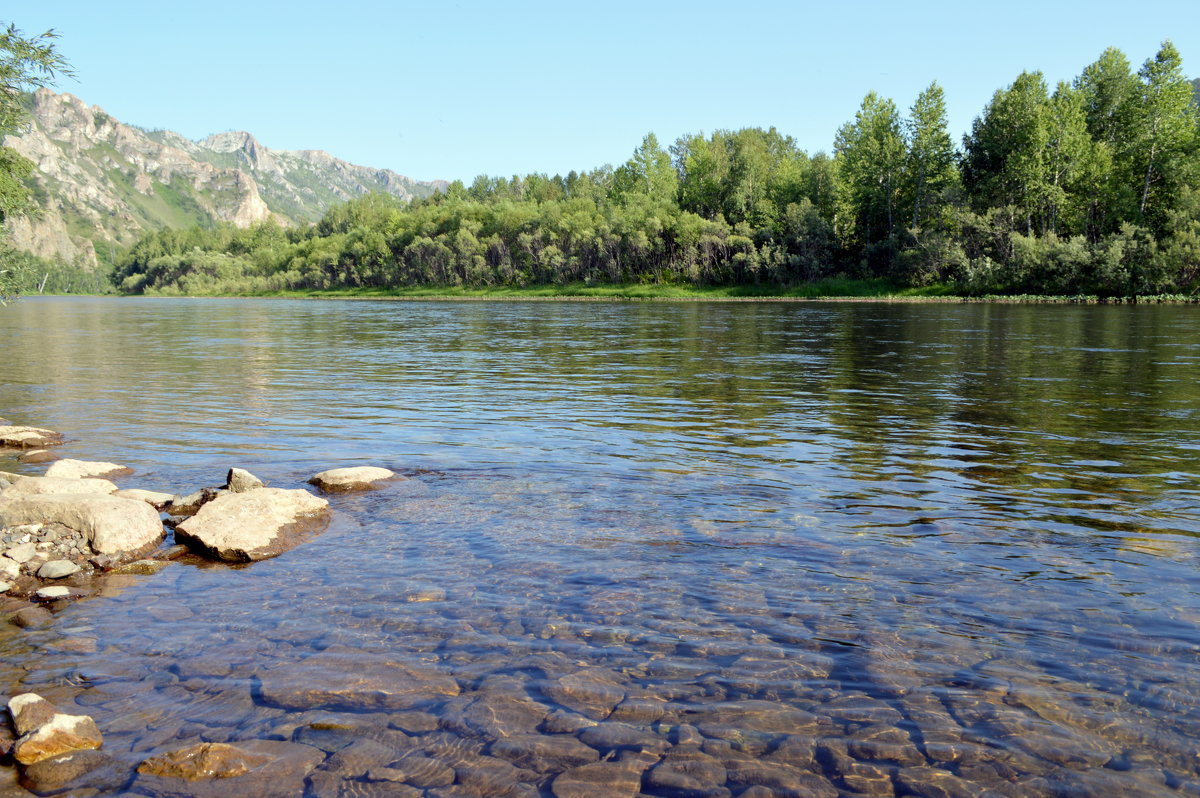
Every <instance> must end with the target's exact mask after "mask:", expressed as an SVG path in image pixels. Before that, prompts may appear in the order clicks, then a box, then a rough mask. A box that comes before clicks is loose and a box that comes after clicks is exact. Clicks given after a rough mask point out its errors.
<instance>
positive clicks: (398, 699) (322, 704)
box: [258, 488, 459, 712]
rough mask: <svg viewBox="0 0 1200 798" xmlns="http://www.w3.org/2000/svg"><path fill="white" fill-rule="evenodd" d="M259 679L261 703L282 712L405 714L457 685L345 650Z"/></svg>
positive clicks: (423, 670) (420, 669)
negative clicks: (396, 712) (391, 711)
mask: <svg viewBox="0 0 1200 798" xmlns="http://www.w3.org/2000/svg"><path fill="white" fill-rule="evenodd" d="M264 490H270V488H264ZM258 676H259V680H260V682H261V688H260V690H261V695H262V700H263V703H266V704H269V705H271V706H275V707H280V708H283V709H300V710H307V709H349V710H354V711H359V712H363V711H376V710H403V709H412V708H414V707H419V706H422V705H424V704H428V703H431V702H434V701H439V700H444V699H445V698H447V697H450V696H456V695H458V693H459V686H458V682H456V681H454V679H452V678H451V677H450V676H448V675H446V674H445V673H443V672H442V671H440V670H437V669H435V668H431V667H428V666H423V665H412V664H408V663H403V662H395V661H392V660H388V659H378V658H372V657H371V656H370V655H367V654H363V653H362V652H358V651H349V650H347V651H342V650H338V651H332V650H326V651H323V652H321V653H319V654H314V655H313V656H311V657H309V658H308V659H305V660H302V661H300V662H298V663H296V664H294V665H288V666H285V667H280V668H275V669H272V670H265V671H261V672H259V674H258Z"/></svg>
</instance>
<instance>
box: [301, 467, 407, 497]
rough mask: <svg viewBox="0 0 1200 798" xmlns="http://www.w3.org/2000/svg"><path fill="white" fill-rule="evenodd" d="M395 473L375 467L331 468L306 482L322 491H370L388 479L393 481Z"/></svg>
mask: <svg viewBox="0 0 1200 798" xmlns="http://www.w3.org/2000/svg"><path fill="white" fill-rule="evenodd" d="M396 476H397V475H396V473H395V472H394V471H389V470H388V469H386V468H378V467H376V466H357V467H354V468H332V469H330V470H328V471H322V472H321V473H319V474H314V475H313V476H312V477H311V478H310V479H309V480H308V481H309V484H312V485H316V486H317V487H318V488H320V489H321V490H324V491H330V492H335V491H352V490H371V489H372V488H374V487H376V484H377V483H379V482H383V481H384V480H388V479H395V478H396Z"/></svg>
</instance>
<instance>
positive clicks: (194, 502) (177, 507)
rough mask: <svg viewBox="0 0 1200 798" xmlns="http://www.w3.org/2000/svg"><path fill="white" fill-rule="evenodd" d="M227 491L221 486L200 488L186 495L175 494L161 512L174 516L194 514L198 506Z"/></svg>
mask: <svg viewBox="0 0 1200 798" xmlns="http://www.w3.org/2000/svg"><path fill="white" fill-rule="evenodd" d="M226 492H227V491H225V490H224V489H222V488H201V489H200V490H198V491H195V492H194V493H189V494H187V495H186V496H176V497H175V498H173V499H171V501H170V502H169V503H167V505H166V506H165V507H163V512H165V513H167V514H168V515H174V516H187V515H195V514H196V513H197V512H199V511H200V508H201V507H203V506H204V505H206V504H208V503H209V502H210V501H212V500H213V499H215V498H217V497H218V496H223V495H225V493H226Z"/></svg>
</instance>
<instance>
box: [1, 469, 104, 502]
mask: <svg viewBox="0 0 1200 798" xmlns="http://www.w3.org/2000/svg"><path fill="white" fill-rule="evenodd" d="M5 477H6V478H7V479H8V480H9V482H10V483H12V484H10V485H9V486H8V488H7V489H5V491H4V495H5V497H8V496H15V495H17V494H26V495H31V494H45V493H86V494H95V495H108V494H110V493H113V492H114V491H116V489H117V486H116V485H114V484H113V483H111V482H109V481H108V480H107V479H78V478H73V477H49V476H47V477H26V476H22V475H21V474H6V475H5Z"/></svg>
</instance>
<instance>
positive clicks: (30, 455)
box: [17, 449, 58, 465]
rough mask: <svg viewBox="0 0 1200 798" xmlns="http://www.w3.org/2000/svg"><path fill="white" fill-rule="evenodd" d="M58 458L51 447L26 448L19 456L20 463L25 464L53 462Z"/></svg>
mask: <svg viewBox="0 0 1200 798" xmlns="http://www.w3.org/2000/svg"><path fill="white" fill-rule="evenodd" d="M57 459H58V455H56V454H55V453H54V452H52V451H50V450H49V449H26V450H25V451H23V452H21V454H20V456H19V457H17V462H18V463H24V464H25V465H39V464H41V463H53V462H54V461H55V460H57Z"/></svg>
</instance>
